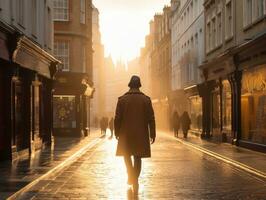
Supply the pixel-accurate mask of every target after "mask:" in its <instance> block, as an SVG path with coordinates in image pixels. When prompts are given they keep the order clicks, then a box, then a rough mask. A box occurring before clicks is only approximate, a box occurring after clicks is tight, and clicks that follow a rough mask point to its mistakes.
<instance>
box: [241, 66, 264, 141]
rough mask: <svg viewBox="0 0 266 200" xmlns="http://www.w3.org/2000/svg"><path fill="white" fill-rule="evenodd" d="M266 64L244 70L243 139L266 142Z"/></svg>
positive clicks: (242, 99)
mask: <svg viewBox="0 0 266 200" xmlns="http://www.w3.org/2000/svg"><path fill="white" fill-rule="evenodd" d="M265 67H266V66H265V65H261V66H256V67H254V68H252V70H248V71H244V73H243V77H242V88H241V137H242V138H241V139H243V140H246V141H249V142H255V143H260V144H264V145H265V144H266V123H265V120H266V87H265V81H266V77H265V74H266V70H265V69H266V68H265Z"/></svg>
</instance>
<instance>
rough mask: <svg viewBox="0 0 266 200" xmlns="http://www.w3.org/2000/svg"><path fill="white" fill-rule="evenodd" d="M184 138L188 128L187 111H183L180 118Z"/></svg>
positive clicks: (189, 122)
mask: <svg viewBox="0 0 266 200" xmlns="http://www.w3.org/2000/svg"><path fill="white" fill-rule="evenodd" d="M180 122H181V126H182V130H183V134H184V138H187V134H188V130H189V129H190V124H191V119H190V118H189V115H188V112H187V111H185V112H183V114H182V116H181V118H180Z"/></svg>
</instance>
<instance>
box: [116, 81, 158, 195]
mask: <svg viewBox="0 0 266 200" xmlns="http://www.w3.org/2000/svg"><path fill="white" fill-rule="evenodd" d="M128 86H129V88H130V90H129V91H128V92H127V93H126V94H124V95H123V96H121V97H119V99H118V102H117V107H116V114H115V121H114V125H115V136H116V138H117V139H118V145H117V151H116V155H117V156H123V157H124V161H125V165H126V168H127V173H128V184H130V185H132V184H133V190H134V192H135V193H137V192H138V187H139V184H138V178H139V175H140V172H141V158H147V157H150V156H151V150H150V143H151V144H153V143H154V142H155V137H156V130H155V119H154V112H153V108H152V104H151V100H150V98H149V97H148V96H146V95H145V94H144V93H142V92H141V91H140V90H139V88H140V87H141V83H140V78H139V77H138V76H132V78H131V80H130V82H129V84H128ZM132 156H133V159H134V160H133V163H134V165H133V164H132V159H131V157H132Z"/></svg>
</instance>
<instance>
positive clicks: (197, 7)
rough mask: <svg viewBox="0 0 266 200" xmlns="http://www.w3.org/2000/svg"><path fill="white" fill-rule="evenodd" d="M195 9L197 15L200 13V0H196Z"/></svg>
mask: <svg viewBox="0 0 266 200" xmlns="http://www.w3.org/2000/svg"><path fill="white" fill-rule="evenodd" d="M194 9H195V12H194V13H195V17H196V16H197V15H198V10H199V4H198V0H195V4H194Z"/></svg>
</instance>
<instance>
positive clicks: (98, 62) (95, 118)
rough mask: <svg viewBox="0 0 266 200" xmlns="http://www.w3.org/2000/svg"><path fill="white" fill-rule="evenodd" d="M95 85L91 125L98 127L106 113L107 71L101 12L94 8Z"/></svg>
mask: <svg viewBox="0 0 266 200" xmlns="http://www.w3.org/2000/svg"><path fill="white" fill-rule="evenodd" d="M92 48H93V83H94V87H95V88H97V90H96V91H95V93H94V95H93V99H92V104H91V123H92V125H94V126H96V127H97V126H98V122H99V119H100V118H101V117H102V116H103V115H104V113H105V109H104V108H105V82H106V80H105V69H104V46H103V44H102V41H101V33H100V27H99V11H98V9H97V8H95V7H94V6H93V13H92Z"/></svg>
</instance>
